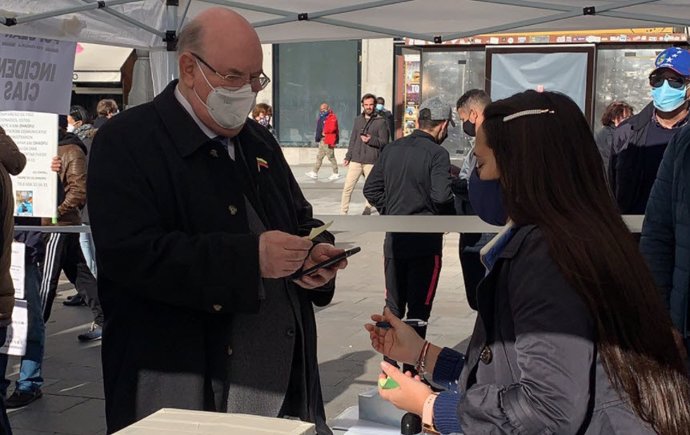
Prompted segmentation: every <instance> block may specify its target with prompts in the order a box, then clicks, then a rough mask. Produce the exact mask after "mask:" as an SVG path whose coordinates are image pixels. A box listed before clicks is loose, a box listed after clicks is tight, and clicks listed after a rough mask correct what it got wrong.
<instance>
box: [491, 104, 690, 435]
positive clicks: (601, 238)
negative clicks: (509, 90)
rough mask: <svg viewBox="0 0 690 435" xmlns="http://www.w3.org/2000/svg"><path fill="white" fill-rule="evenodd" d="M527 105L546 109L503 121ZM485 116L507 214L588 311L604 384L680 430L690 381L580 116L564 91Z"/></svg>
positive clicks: (643, 414)
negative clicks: (541, 247)
mask: <svg viewBox="0 0 690 435" xmlns="http://www.w3.org/2000/svg"><path fill="white" fill-rule="evenodd" d="M530 109H533V110H540V109H548V111H545V112H543V113H540V114H529V115H525V116H519V117H516V118H514V119H512V120H507V121H504V120H503V118H504V117H505V116H506V115H512V114H516V113H517V112H521V111H523V110H530ZM484 116H485V119H484V123H483V124H482V126H481V128H482V129H483V130H484V134H485V135H486V138H487V142H488V144H489V147H490V148H491V149H492V150H493V152H494V154H495V156H496V163H497V165H498V168H499V170H500V173H501V175H500V181H501V185H502V188H503V192H504V203H505V206H506V209H507V211H508V215H509V216H510V217H511V219H512V220H513V221H514V222H515V223H516V224H517V225H526V224H535V225H537V226H538V227H539V228H540V229H541V231H542V233H543V234H544V237H545V238H546V240H547V241H548V244H549V252H550V254H551V257H552V258H553V259H554V261H555V262H556V264H557V265H558V267H559V269H560V270H561V272H562V273H563V275H564V276H565V278H566V280H567V281H568V282H569V283H570V285H572V286H573V288H574V289H575V290H576V291H577V292H578V294H579V295H580V296H581V297H582V299H583V300H584V301H585V303H586V304H587V307H588V308H589V310H590V312H591V314H592V317H593V320H594V324H595V325H596V345H597V349H598V352H599V354H600V355H601V361H602V363H603V366H604V368H605V370H606V373H607V374H608V377H609V379H610V380H611V382H612V384H613V385H614V387H615V388H616V389H617V391H618V392H619V393H620V394H621V395H622V396H623V397H624V398H627V399H629V400H630V403H631V404H632V407H633V408H634V410H635V412H636V413H637V415H638V416H639V417H640V418H642V419H643V420H644V421H646V422H648V423H649V424H651V426H652V427H653V428H654V430H656V431H657V432H658V433H660V434H664V435H666V434H668V435H671V434H673V435H675V434H681V433H687V431H688V430H690V429H688V428H690V386H689V384H688V379H687V375H686V372H685V370H686V369H685V366H684V363H683V361H682V359H681V356H680V352H679V349H678V348H677V347H676V345H675V342H674V340H673V336H672V333H671V331H672V324H671V319H670V317H669V314H668V312H667V311H666V309H665V307H663V306H662V303H661V297H660V293H659V291H658V289H657V288H656V286H655V284H654V281H653V280H652V276H651V273H650V272H649V269H648V268H647V265H646V264H645V262H644V259H643V258H642V255H641V254H640V253H639V251H638V247H637V244H636V242H635V240H634V239H633V237H632V235H631V234H630V232H629V230H628V228H627V227H626V225H625V224H624V222H623V219H622V218H621V216H620V214H619V212H618V209H617V208H616V205H615V204H614V201H613V199H612V198H611V196H610V194H609V190H608V188H607V187H606V180H605V179H604V173H603V171H600V170H599V168H600V167H601V157H600V156H599V153H598V151H597V146H596V144H595V142H594V139H593V137H592V134H591V131H590V128H589V126H588V124H587V121H586V120H585V118H584V116H583V115H582V112H581V111H580V109H579V108H578V107H577V105H576V104H575V103H574V102H573V101H572V100H571V99H570V98H568V97H566V96H565V95H561V94H557V93H553V92H543V93H538V92H534V91H527V92H524V93H521V94H517V95H514V96H512V97H510V98H507V99H505V100H500V101H497V102H495V103H493V104H491V105H489V106H487V108H486V109H485V112H484ZM583 369H585V368H583Z"/></svg>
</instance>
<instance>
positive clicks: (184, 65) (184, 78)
mask: <svg viewBox="0 0 690 435" xmlns="http://www.w3.org/2000/svg"><path fill="white" fill-rule="evenodd" d="M177 63H178V66H179V69H180V81H181V82H182V83H184V84H185V86H187V87H188V88H192V87H193V86H194V74H195V73H196V67H197V64H196V61H195V60H194V58H193V57H192V55H191V54H189V53H182V54H181V55H180V57H179V58H178V59H177Z"/></svg>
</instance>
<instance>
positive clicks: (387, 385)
mask: <svg viewBox="0 0 690 435" xmlns="http://www.w3.org/2000/svg"><path fill="white" fill-rule="evenodd" d="M399 386H400V384H398V383H397V382H395V380H394V379H393V378H391V377H388V378H386V379H383V378H382V379H379V387H381V388H383V389H384V390H392V389H393V388H398V387H399Z"/></svg>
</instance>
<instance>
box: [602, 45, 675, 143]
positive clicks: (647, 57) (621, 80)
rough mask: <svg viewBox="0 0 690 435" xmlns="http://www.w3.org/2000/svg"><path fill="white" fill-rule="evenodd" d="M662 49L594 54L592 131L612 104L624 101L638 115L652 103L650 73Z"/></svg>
mask: <svg viewBox="0 0 690 435" xmlns="http://www.w3.org/2000/svg"><path fill="white" fill-rule="evenodd" d="M664 48H665V47H661V48H651V47H646V48H639V47H635V48H632V47H630V48H615V49H609V48H600V49H599V50H598V53H597V85H596V86H597V87H596V94H595V95H596V102H595V107H594V125H593V127H594V131H598V130H599V129H600V128H601V127H602V126H601V115H602V114H603V113H604V110H606V107H607V106H608V105H609V104H611V103H612V102H614V101H621V100H622V101H625V102H626V103H628V104H630V105H631V106H633V107H634V108H635V113H639V112H640V111H641V110H642V109H643V108H644V107H645V106H646V105H647V104H649V103H650V102H651V101H652V98H651V96H650V87H649V80H648V77H649V73H650V72H652V70H653V69H654V60H655V59H656V56H657V54H659V53H660V52H661V51H662V50H663V49H664Z"/></svg>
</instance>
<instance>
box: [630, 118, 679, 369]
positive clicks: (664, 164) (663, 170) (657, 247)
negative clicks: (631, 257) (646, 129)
mask: <svg viewBox="0 0 690 435" xmlns="http://www.w3.org/2000/svg"><path fill="white" fill-rule="evenodd" d="M688 177H690V127H685V128H683V129H682V130H681V131H680V132H679V133H678V134H676V135H675V136H674V137H673V139H671V142H669V144H668V147H667V148H666V152H665V153H664V157H663V159H662V160H661V165H660V166H659V173H658V174H657V177H656V181H655V182H654V186H653V187H652V192H651V193H650V195H649V202H647V211H646V212H645V217H644V223H643V224H642V237H641V239H640V251H641V252H642V255H643V256H644V257H645V259H646V260H647V264H648V265H649V268H650V269H651V270H652V276H653V277H654V282H656V285H657V288H658V289H659V292H660V294H661V299H662V300H663V301H664V304H665V306H666V308H668V309H669V312H670V313H671V319H672V320H673V325H674V326H675V329H674V335H675V337H676V340H677V341H678V342H679V343H682V345H683V346H684V348H685V358H686V362H688V360H687V353H688V351H689V350H690V327H689V326H690V325H688V321H689V320H690V316H689V313H690V305H689V304H688V295H689V293H690V189H689V187H690V184H689V183H688V180H689V178H688ZM688 365H689V368H690V362H689V363H688Z"/></svg>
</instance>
